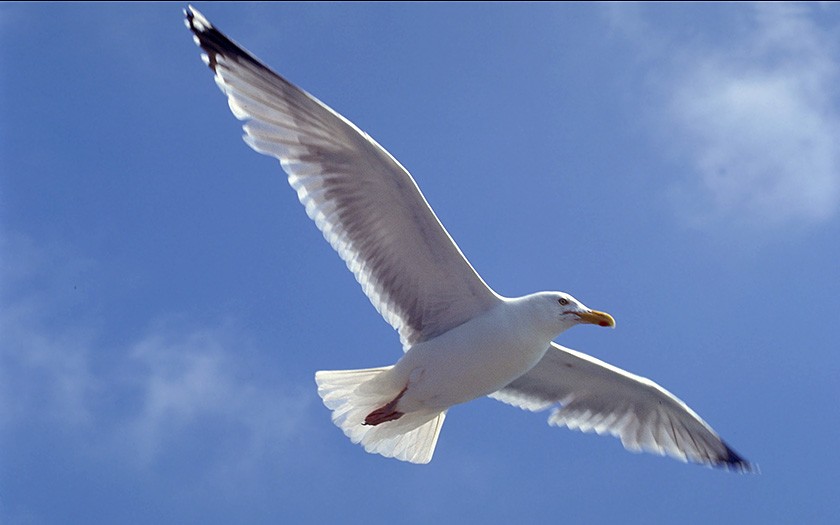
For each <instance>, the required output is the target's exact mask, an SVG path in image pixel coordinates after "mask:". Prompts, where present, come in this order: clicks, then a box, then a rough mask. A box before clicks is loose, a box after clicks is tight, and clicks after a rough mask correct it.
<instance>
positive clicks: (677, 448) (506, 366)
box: [184, 6, 753, 472]
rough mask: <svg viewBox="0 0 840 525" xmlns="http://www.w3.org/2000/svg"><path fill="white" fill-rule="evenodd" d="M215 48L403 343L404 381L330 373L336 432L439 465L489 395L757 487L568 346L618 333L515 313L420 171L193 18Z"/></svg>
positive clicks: (685, 411) (393, 371)
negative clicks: (457, 412) (441, 215)
mask: <svg viewBox="0 0 840 525" xmlns="http://www.w3.org/2000/svg"><path fill="white" fill-rule="evenodd" d="M184 14H185V16H186V20H185V23H186V26H187V27H188V28H189V29H190V31H192V33H193V35H194V36H193V38H194V40H195V42H196V44H197V45H198V46H199V47H200V48H201V49H202V51H203V53H202V59H203V60H204V62H205V64H206V65H207V66H209V67H210V69H211V70H212V71H213V73H214V75H215V80H216V84H217V85H218V86H219V88H220V89H221V90H222V92H223V93H224V94H225V96H226V97H227V100H228V105H229V106H230V109H231V111H232V112H233V114H234V116H235V117H236V118H237V119H239V120H243V121H246V123H245V124H244V126H243V129H244V131H245V135H244V140H245V142H246V143H247V144H248V145H249V146H251V148H253V149H254V150H256V151H257V152H259V153H262V154H265V155H270V156H273V157H275V158H277V159H278V160H279V161H280V164H281V166H282V168H283V170H284V171H285V172H286V173H287V174H288V179H289V184H290V185H291V186H292V188H293V189H294V190H295V191H296V192H297V195H298V198H299V199H300V202H301V204H303V206H304V207H305V208H306V213H307V215H309V217H310V218H311V219H312V220H313V221H315V224H316V226H317V227H318V229H319V230H321V232H322V233H323V235H324V237H325V238H326V240H327V241H328V242H329V243H330V244H331V245H332V247H333V248H334V249H335V250H336V251H337V252H338V255H339V256H340V257H341V258H342V259H343V260H344V261H345V263H346V264H347V267H348V268H349V269H350V271H351V272H352V273H353V275H354V276H355V277H356V280H357V281H358V282H359V284H360V285H361V287H362V290H363V291H364V293H365V294H366V295H367V296H368V298H369V299H370V301H371V303H372V304H373V306H374V307H375V308H376V310H377V311H378V312H379V313H380V314H381V315H382V317H384V318H385V320H386V321H387V322H388V323H390V324H391V326H392V327H393V328H394V329H395V330H396V331H397V332H398V333H399V336H400V341H401V343H402V348H403V351H404V354H403V356H402V357H401V358H400V359H399V360H398V361H397V362H396V363H395V364H394V365H392V366H385V367H380V368H366V369H359V370H333V371H319V372H317V373H316V374H315V381H316V383H317V386H318V394H319V395H320V397H321V398H322V400H323V402H324V404H325V405H326V407H327V408H329V409H330V410H331V411H332V421H333V422H334V423H335V424H336V425H337V426H338V427H339V428H341V430H342V431H343V432H344V434H346V435H347V436H348V437H349V438H350V440H351V441H352V442H353V443H356V444H360V445H361V446H363V447H364V449H365V450H366V451H368V452H370V453H375V454H381V455H382V456H385V457H392V458H396V459H399V460H402V461H408V462H411V463H428V462H429V461H431V459H432V456H433V454H434V451H435V446H436V444H437V441H438V436H439V435H440V431H441V428H442V426H443V422H444V419H445V418H446V413H447V411H448V409H449V408H450V407H452V406H454V405H457V404H460V403H465V402H467V401H470V400H472V399H476V398H478V397H482V396H489V397H491V398H494V399H497V400H499V401H502V402H504V403H507V404H510V405H513V406H515V407H519V408H522V409H524V410H529V411H533V412H540V411H545V410H550V413H549V417H548V422H549V424H550V425H556V426H566V427H568V428H571V429H577V430H581V431H584V432H591V431H594V432H596V433H598V434H612V435H613V436H616V437H618V438H619V439H621V442H622V444H623V445H624V447H625V448H627V449H628V450H631V451H642V450H644V451H649V452H653V453H656V454H659V455H669V456H672V457H674V458H676V459H678V460H681V461H683V462H693V463H699V464H703V465H707V466H713V467H722V468H726V469H729V470H734V471H740V472H749V471H752V470H753V465H752V464H751V463H749V462H748V461H746V460H745V459H744V458H742V457H741V456H740V455H738V454H737V453H736V452H735V451H734V450H732V449H731V448H730V447H729V446H728V445H727V444H726V443H724V441H723V440H722V439H721V438H720V437H719V436H718V434H717V433H715V431H714V430H712V428H711V427H710V426H709V425H708V424H707V423H706V422H705V421H703V420H702V419H701V418H700V417H699V416H698V415H697V414H696V413H695V412H694V411H692V410H691V409H690V408H689V407H688V406H686V404H685V403H683V402H682V401H680V400H679V399H677V398H676V397H675V396H674V395H672V394H671V393H669V392H668V391H666V390H665V389H663V388H662V387H660V386H659V385H658V384H656V383H654V382H653V381H650V380H649V379H646V378H644V377H640V376H637V375H634V374H631V373H629V372H626V371H624V370H622V369H620V368H617V367H615V366H612V365H609V364H607V363H605V362H603V361H600V360H598V359H595V358H594V357H591V356H588V355H586V354H583V353H581V352H577V351H575V350H572V349H569V348H565V347H563V346H560V345H559V344H557V343H555V342H554V339H556V338H557V336H558V335H560V334H561V333H562V332H564V331H566V330H568V329H569V328H571V327H573V326H575V325H578V324H593V325H597V326H604V327H615V320H614V319H613V318H612V316H610V315H609V314H607V313H604V312H600V311H598V310H593V309H590V308H588V307H587V306H585V305H584V304H583V303H581V302H580V301H578V300H577V299H575V298H574V297H572V296H571V295H569V294H567V293H564V292H539V293H534V294H531V295H526V296H524V297H517V298H508V297H503V296H501V295H499V294H497V293H496V292H495V291H493V290H492V289H491V288H490V287H489V286H488V285H487V284H486V283H485V282H484V280H483V279H482V278H481V277H480V276H479V275H478V273H477V272H476V271H475V270H474V269H473V267H472V266H471V265H470V263H469V262H468V261H467V259H466V257H465V256H464V254H463V253H462V252H461V250H460V249H459V248H458V246H457V245H456V244H455V242H454V241H453V240H452V237H450V235H449V233H448V232H447V231H446V229H445V228H444V227H443V225H442V224H441V223H440V221H439V220H438V218H437V216H436V215H435V213H434V212H433V211H432V209H431V207H430V206H429V204H428V202H426V199H425V197H424V196H423V194H422V193H421V192H420V188H419V187H418V186H417V183H416V182H415V181H414V179H413V178H412V177H411V175H410V174H409V173H408V171H407V170H406V169H405V168H404V167H403V166H402V165H401V164H400V163H399V162H398V161H397V160H396V159H395V158H394V157H393V156H391V154H389V153H388V152H387V151H386V150H385V149H384V148H383V147H382V146H380V145H379V144H378V143H377V142H376V141H374V140H373V139H372V138H371V137H370V136H369V135H367V134H366V133H365V132H363V131H362V130H360V129H359V128H358V127H356V126H355V125H354V124H353V123H352V122H350V121H349V120H347V119H346V118H344V117H343V116H341V115H339V114H338V113H337V112H335V111H334V110H332V109H331V108H329V107H328V106H326V105H325V104H323V103H322V102H320V101H319V100H318V99H316V98H315V97H313V96H312V95H310V94H309V93H307V92H305V91H303V90H301V89H300V88H298V87H296V86H295V85H294V84H292V83H290V82H289V81H288V80H286V79H285V78H283V77H282V76H280V75H278V74H277V73H275V72H274V71H272V70H271V69H269V68H268V67H267V66H266V65H264V64H263V63H262V62H260V61H259V60H258V59H257V58H255V57H254V56H253V55H251V54H250V53H249V52H248V51H246V50H245V49H243V48H242V47H240V46H239V45H238V44H236V43H235V42H233V41H232V40H230V39H229V38H228V37H227V36H225V35H224V34H222V33H221V32H220V31H218V30H217V29H216V28H215V27H214V26H213V25H212V24H211V23H210V22H208V21H207V19H206V18H205V17H204V16H202V15H201V13H199V12H198V11H197V10H196V9H194V8H193V7H192V6H189V7H188V8H187V9H186V10H185V11H184Z"/></svg>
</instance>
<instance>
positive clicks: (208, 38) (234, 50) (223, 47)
mask: <svg viewBox="0 0 840 525" xmlns="http://www.w3.org/2000/svg"><path fill="white" fill-rule="evenodd" d="M184 17H185V20H184V23H185V25H186V26H187V29H189V30H190V31H191V32H192V34H193V38H194V40H195V43H196V45H198V46H199V47H200V48H201V49H202V51H204V53H205V55H204V56H205V57H206V58H205V59H204V61H205V62H206V63H207V65H208V66H209V67H210V69H212V70H213V71H214V72H215V71H216V66H217V64H218V57H219V56H222V57H225V58H232V59H234V60H246V61H249V62H253V63H255V64H258V65H259V66H261V67H265V66H264V65H263V64H262V63H261V62H260V61H259V60H257V59H256V58H255V57H254V56H252V55H251V54H250V53H248V51H246V50H245V49H243V48H242V47H241V46H239V45H238V44H237V43H236V42H234V41H233V40H231V39H230V38H228V37H227V36H225V35H224V33H222V32H221V31H219V30H218V29H216V28H215V27H214V26H213V24H211V23H210V22H209V21H208V20H207V19H206V18H205V17H204V15H202V14H201V12H199V11H198V10H197V9H196V8H194V7H193V6H191V5H188V6H187V7H186V8H185V9H184Z"/></svg>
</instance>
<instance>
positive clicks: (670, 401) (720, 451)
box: [490, 343, 753, 471]
mask: <svg viewBox="0 0 840 525" xmlns="http://www.w3.org/2000/svg"><path fill="white" fill-rule="evenodd" d="M490 397H492V398H494V399H497V400H499V401H502V402H504V403H508V404H510V405H514V406H517V407H519V408H523V409H525V410H530V411H534V412H539V411H542V410H546V409H549V408H553V410H552V411H551V414H550V415H549V418H548V422H549V424H551V425H557V426H567V427H569V428H571V429H576V430H581V431H583V432H592V431H594V432H596V433H598V434H605V433H609V434H612V435H613V436H616V437H618V438H620V439H621V442H622V444H623V445H624V446H625V448H627V449H628V450H633V451H640V450H646V451H648V452H653V453H657V454H660V455H665V454H667V455H669V456H672V457H674V458H677V459H680V460H682V461H692V462H695V463H702V464H707V465H713V466H723V467H728V468H731V469H733V470H740V471H750V470H752V469H753V466H752V465H750V464H749V463H748V462H747V461H746V460H744V459H743V458H741V457H740V456H739V455H738V454H737V453H735V451H733V450H732V449H731V448H729V447H728V446H727V445H726V443H724V442H723V440H721V439H720V437H719V436H718V435H717V434H716V433H715V431H714V430H712V428H711V427H710V426H709V425H708V424H706V422H705V421H703V420H702V419H700V416H698V415H697V414H696V413H695V412H694V411H693V410H691V409H690V408H688V406H686V404H685V403H683V402H682V401H680V400H679V399H677V398H676V397H675V396H674V395H673V394H671V393H670V392H668V391H667V390H665V389H664V388H662V387H661V386H659V385H657V384H656V383H654V382H653V381H650V380H649V379H646V378H644V377H640V376H637V375H634V374H631V373H629V372H626V371H624V370H622V369H620V368H617V367H615V366H612V365H610V364H607V363H605V362H603V361H600V360H598V359H595V358H594V357H591V356H588V355H586V354H583V353H581V352H576V351H574V350H571V349H569V348H565V347H562V346H560V345H558V344H555V343H551V348H549V349H548V352H546V354H545V357H543V358H542V360H541V361H540V362H539V363H537V365H536V366H535V367H534V368H532V369H531V370H530V371H529V372H528V373H526V374H525V375H523V376H522V377H520V378H519V379H517V380H515V381H513V382H512V383H510V384H509V385H508V386H506V387H505V388H503V389H501V390H499V391H498V392H494V393H493V394H491V395H490Z"/></svg>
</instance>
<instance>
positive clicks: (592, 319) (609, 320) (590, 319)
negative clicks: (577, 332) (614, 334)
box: [576, 310, 615, 328]
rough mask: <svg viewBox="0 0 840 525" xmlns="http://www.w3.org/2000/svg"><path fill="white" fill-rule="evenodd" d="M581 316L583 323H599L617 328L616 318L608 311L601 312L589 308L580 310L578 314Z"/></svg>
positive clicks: (599, 324)
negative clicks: (583, 310)
mask: <svg viewBox="0 0 840 525" xmlns="http://www.w3.org/2000/svg"><path fill="white" fill-rule="evenodd" d="M576 315H577V316H578V317H580V322H581V323H589V324H597V325H598V326H608V327H610V328H615V319H613V316H611V315H610V314H608V313H606V312H599V311H598V310H589V311H588V312H580V313H577V314H576Z"/></svg>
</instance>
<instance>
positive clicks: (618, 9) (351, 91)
mask: <svg viewBox="0 0 840 525" xmlns="http://www.w3.org/2000/svg"><path fill="white" fill-rule="evenodd" d="M182 7H183V5H181V4H151V5H147V4H131V5H125V4H98V3H97V4H69V5H67V4H29V3H26V4H8V3H7V4H2V5H0V40H2V49H3V51H2V52H0V75H2V76H0V90H1V91H0V115H1V116H2V126H0V157H1V158H2V170H0V272H1V273H0V277H1V278H2V281H0V282H1V283H2V285H1V286H0V522H2V523H10V524H17V523H26V524H38V523H96V522H101V523H184V522H202V523H230V522H238V523H245V522H248V523H263V522H272V523H276V522H299V523H307V522H312V523H325V522H334V521H338V520H341V521H342V522H347V523H362V522H364V523H368V522H370V521H371V520H373V521H381V520H393V521H399V522H406V523H419V522H424V523H425V522H428V521H430V520H436V521H442V522H447V521H454V520H456V519H458V520H463V519H467V518H468V519H470V520H471V521H472V522H480V523H501V522H510V521H512V520H517V521H519V520H527V521H531V522H541V521H557V520H564V521H571V522H580V521H584V520H586V521H589V522H596V523H597V522H618V521H621V522H629V523H649V522H651V521H654V522H672V521H676V520H678V521H680V522H682V523H710V522H714V523H744V522H755V523H771V522H781V523H791V522H808V523H819V522H828V521H829V520H830V519H832V518H836V516H837V514H838V513H840V494H838V489H837V480H836V472H837V469H838V468H840V454H838V453H837V446H836V442H837V436H838V435H840V419H838V417H837V413H838V411H837V406H836V405H837V400H838V399H840V383H839V382H838V379H837V378H838V374H840V357H838V354H837V349H838V340H837V337H836V335H835V334H836V329H837V324H838V320H840V315H838V313H840V286H838V283H840V265H838V264H837V261H838V260H840V242H838V239H840V213H838V212H840V139H838V137H840V88H838V86H840V82H838V80H840V78H838V77H840V52H838V51H840V49H838V47H840V37H838V35H840V31H838V29H840V8H838V7H837V5H836V4H825V3H821V4H809V5H796V6H786V5H764V6H756V5H752V4H724V5H720V4H715V5H708V4H688V5H683V3H679V4H664V5H659V4H658V5H638V4H635V5H618V4H595V5H593V4H562V5H561V4H553V5H552V4H548V5H545V4H523V5H515V4H493V5H480V4H479V5H473V4H456V5H446V4H443V5H438V4H408V5H404V4H399V5H397V4H392V5H389V4H379V3H376V4H342V5H335V4H311V5H310V4H279V5H273V4H257V5H255V4H236V5H233V4H206V5H203V4H198V5H197V7H198V8H199V9H201V10H202V12H203V13H204V14H205V15H206V16H207V17H208V18H209V19H210V21H211V22H213V23H214V24H215V25H217V26H218V27H219V28H220V29H221V30H222V31H224V32H226V33H227V34H228V35H229V36H231V37H232V38H233V39H235V40H237V41H238V42H240V43H241V44H243V45H244V46H245V47H246V48H248V49H249V50H250V51H251V52H253V53H255V54H256V55H257V56H259V57H260V58H261V59H262V60H263V61H265V62H266V63H267V64H269V65H270V66H272V67H273V68H275V69H276V70H277V71H278V72H280V73H281V74H283V75H285V76H286V77H287V78H289V79H290V80H292V81H293V82H295V83H296V84H298V85H300V86H301V87H303V88H304V89H306V90H308V91H310V92H312V93H313V94H315V95H316V96H317V97H319V98H320V99H321V100H323V101H325V102H326V103H327V104H329V105H330V106H331V107H333V108H334V109H336V110H337V111H339V112H340V113H342V114H343V115H345V116H346V117H348V118H349V119H350V120H352V121H354V122H355V123H356V124H357V125H358V126H359V127H361V128H362V129H364V130H365V131H367V132H368V133H370V134H371V135H372V136H373V137H374V138H375V139H376V140H377V141H378V142H379V143H381V144H382V145H383V146H384V147H385V148H387V149H388V150H389V151H390V152H391V153H392V154H393V155H394V156H395V157H397V158H398V159H399V160H400V161H401V162H402V164H403V165H405V166H406V167H407V168H408V169H409V170H410V171H411V172H412V174H413V175H414V177H415V179H416V180H417V181H418V183H419V185H420V186H421V188H422V189H423V191H424V193H425V195H426V197H427V199H428V200H429V202H430V203H431V205H432V206H433V208H434V209H435V211H436V212H437V214H438V216H439V217H440V219H441V220H442V221H443V223H444V224H445V225H446V227H447V228H448V230H449V232H450V233H451V234H452V236H453V237H454V238H455V239H456V241H457V242H458V243H459V245H460V247H461V249H462V250H463V251H464V253H465V254H466V256H467V257H468V258H469V259H470V261H471V262H472V264H473V265H474V266H475V267H476V269H477V270H478V271H479V272H480V273H481V275H482V276H483V277H484V279H485V280H486V281H487V282H488V283H489V284H490V285H491V286H493V287H494V288H495V289H496V290H497V291H498V292H499V293H501V294H503V295H521V294H525V293H530V292H533V291H537V290H542V289H560V290H565V291H568V292H570V293H572V294H574V295H575V296H576V297H578V298H579V299H581V300H582V301H583V302H585V303H586V304H588V305H589V306H591V307H594V308H598V309H602V310H605V311H608V312H610V313H611V314H613V315H614V316H615V318H616V320H617V322H618V327H617V329H616V330H614V331H610V330H600V329H596V328H594V327H579V328H575V329H574V330H571V331H570V332H567V333H565V334H563V335H562V336H561V337H560V338H559V342H560V343H562V344H564V345H566V346H570V347H572V348H576V349H578V350H581V351H584V352H587V353H590V354H593V355H595V356H597V357H599V358H601V359H603V360H606V361H608V362H611V363H613V364H616V365H618V366H621V367H623V368H626V369H628V370H630V371H632V372H635V373H639V374H642V375H644V376H647V377H650V378H651V379H653V380H655V381H657V382H659V383H660V384H662V385H663V386H665V387H666V388H668V389H669V390H671V391H672V392H674V393H675V394H676V395H678V396H679V397H680V398H682V399H683V400H684V401H686V402H687V403H688V404H689V405H690V406H691V407H692V408H694V409H695V410H696V411H697V412H698V413H699V414H700V415H701V416H702V417H704V418H705V419H706V420H707V421H708V422H709V423H710V424H711V425H712V426H713V427H714V428H715V429H716V430H717V431H718V432H719V433H720V434H721V435H722V436H723V437H724V439H726V440H727V441H728V442H729V443H730V444H731V445H732V446H733V447H734V448H735V449H736V450H737V451H738V452H740V453H741V454H743V455H744V456H745V457H747V458H748V459H750V460H752V461H754V462H756V463H758V464H759V465H760V467H761V470H762V473H761V474H760V475H751V476H744V475H735V474H731V473H727V472H721V471H715V470H710V469H706V468H702V467H698V466H694V465H685V464H682V463H680V462H677V461H674V460H671V459H665V458H660V457H656V456H651V455H646V454H645V455H639V454H631V453H629V452H626V451H625V450H623V448H622V447H621V445H620V443H619V442H618V440H615V439H613V438H608V437H598V436H595V435H589V434H581V433H577V432H572V431H569V430H565V429H558V428H552V427H549V426H548V425H546V423H545V416H546V415H545V414H531V413H526V412H522V411H518V410H516V409H513V408H511V407H508V406H506V405H502V404H500V403H497V402H495V401H492V400H489V399H481V400H477V401H474V402H471V403H469V404H466V405H463V406H459V407H455V408H454V409H452V410H451V411H450V413H449V417H448V418H447V422H446V425H445V427H444V429H443V432H442V435H441V438H440V441H439V443H438V448H437V452H436V454H435V458H434V460H433V461H432V463H431V464H429V465H426V466H416V465H410V464H405V463H401V462H398V461H394V460H388V459H384V458H382V457H379V456H374V455H369V454H366V453H364V451H363V450H362V449H361V448H360V447H358V446H354V445H352V444H351V443H350V442H349V441H348V440H347V439H346V438H345V437H344V436H343V435H342V434H341V432H340V431H339V430H338V429H337V428H335V427H334V426H333V425H332V423H331V422H330V418H329V412H328V410H327V409H326V408H324V407H323V406H322V405H321V403H320V400H319V399H318V397H317V394H316V391H315V384H314V381H313V374H314V372H315V371H316V370H321V369H343V368H361V367H369V366H381V365H386V364H390V363H392V362H394V361H395V360H396V359H397V358H398V357H399V356H400V355H401V353H400V347H399V341H398V338H397V335H396V334H395V333H394V332H393V331H392V330H391V329H390V327H389V326H388V325H387V324H386V323H385V322H383V321H382V319H381V318H380V317H379V316H378V314H376V312H375V310H374V309H373V308H372V307H371V306H370V304H369V302H368V300H367V298H365V296H364V295H363V294H362V293H361V290H359V287H358V285H357V284H356V282H355V281H354V279H353V277H352V276H351V274H350V273H349V272H348V271H347V270H346V268H345V267H344V264H343V263H342V262H341V261H340V260H339V258H338V257H337V256H336V255H335V254H334V253H333V252H332V250H331V249H330V247H329V246H328V245H327V243H326V242H324V241H323V239H322V237H321V235H320V234H319V233H318V231H317V230H316V228H315V226H314V225H313V224H312V223H311V222H310V221H309V219H308V218H307V217H306V214H305V213H304V211H303V209H302V208H301V206H300V205H299V204H298V202H297V199H296V197H295V195H294V192H293V191H291V189H290V188H289V187H288V185H287V184H286V181H285V176H284V175H283V173H282V172H281V170H280V167H279V165H278V164H277V162H276V161H274V160H273V159H270V158H267V157H263V156H261V155H258V154H256V153H254V152H252V151H251V150H250V149H249V148H248V147H247V146H246V145H245V144H244V143H243V142H242V141H241V140H240V135H241V131H240V129H239V125H238V123H237V122H236V121H235V119H234V118H233V117H232V116H231V115H230V113H229V110H228V108H227V104H226V102H225V100H224V98H223V96H222V95H221V94H220V93H219V91H218V89H217V88H216V87H215V85H214V84H213V81H212V75H211V72H210V71H209V70H208V69H207V68H206V67H205V66H204V65H203V64H202V63H201V61H200V60H199V51H198V49H197V48H196V47H195V46H194V44H193V43H192V40H191V37H190V35H189V33H188V31H187V30H186V29H185V28H184V26H183V23H182V15H181V9H182ZM292 520H293V521H292Z"/></svg>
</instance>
